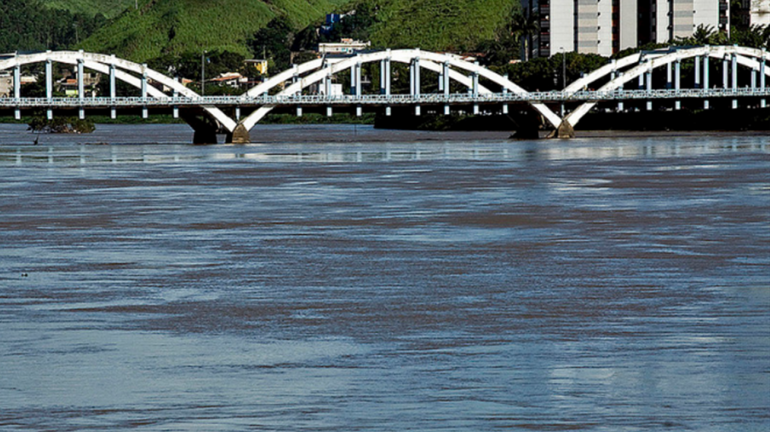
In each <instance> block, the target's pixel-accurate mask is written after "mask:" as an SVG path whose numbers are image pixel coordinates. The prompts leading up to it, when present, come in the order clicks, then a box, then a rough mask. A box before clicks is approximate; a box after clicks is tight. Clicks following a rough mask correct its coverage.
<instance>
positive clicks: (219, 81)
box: [209, 72, 249, 88]
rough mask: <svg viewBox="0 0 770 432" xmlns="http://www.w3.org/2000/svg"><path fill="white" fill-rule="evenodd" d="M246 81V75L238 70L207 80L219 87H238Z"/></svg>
mask: <svg viewBox="0 0 770 432" xmlns="http://www.w3.org/2000/svg"><path fill="white" fill-rule="evenodd" d="M248 81H249V79H248V78H247V77H245V76H243V75H241V74H239V73H238V72H226V73H223V74H221V75H219V76H218V77H216V78H214V79H212V80H211V81H209V82H211V83H214V84H216V85H218V86H219V87H232V88H239V87H241V86H242V85H245V84H246V83H247V82H248Z"/></svg>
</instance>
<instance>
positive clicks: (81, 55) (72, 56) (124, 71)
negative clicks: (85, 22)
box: [0, 51, 237, 132]
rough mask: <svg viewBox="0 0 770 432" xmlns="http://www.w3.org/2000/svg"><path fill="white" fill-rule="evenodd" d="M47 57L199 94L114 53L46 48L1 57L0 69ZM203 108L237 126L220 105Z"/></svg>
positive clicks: (151, 89) (133, 83)
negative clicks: (38, 51)
mask: <svg viewBox="0 0 770 432" xmlns="http://www.w3.org/2000/svg"><path fill="white" fill-rule="evenodd" d="M49 60H50V61H51V62H56V63H63V64H68V65H77V64H78V63H79V62H81V61H82V62H83V66H84V67H85V68H88V69H91V70H94V71H97V72H99V73H101V74H105V75H109V73H110V68H111V67H112V66H114V67H115V78H116V79H118V80H121V81H123V82H125V83H127V84H128V85H130V86H132V87H136V88H142V80H141V79H140V78H137V77H136V76H135V75H132V73H133V74H138V75H140V76H146V77H147V78H148V79H151V80H153V81H156V82H158V83H160V84H163V85H164V86H166V87H168V88H171V89H172V90H174V91H176V92H177V93H178V94H179V95H181V96H184V97H188V98H196V97H200V95H198V93H196V92H194V91H192V90H190V89H189V88H187V87H185V86H184V85H183V84H182V83H180V82H178V81H176V80H174V79H172V78H169V77H168V76H166V75H164V74H162V73H159V72H156V71H154V70H152V69H150V68H148V67H147V66H146V65H141V64H138V63H134V62H131V61H128V60H124V59H121V58H118V57H115V56H113V55H106V54H95V53H88V52H83V51H48V52H40V53H34V54H23V55H17V56H15V57H11V58H8V59H5V60H0V71H2V70H8V69H12V68H15V67H17V66H18V67H21V66H24V65H28V64H35V63H45V62H48V61H49ZM128 72H131V73H128ZM146 89H147V93H148V95H150V96H152V97H157V98H164V97H166V98H168V97H170V96H168V95H167V94H165V93H163V92H162V91H160V90H158V89H156V88H155V87H153V86H146ZM203 109H204V111H205V112H207V113H208V114H209V115H210V116H211V117H212V118H214V119H215V120H216V121H218V122H219V123H220V124H221V125H222V126H223V127H224V128H226V129H227V130H228V131H230V132H232V131H233V130H234V129H235V127H236V126H237V123H236V122H235V121H234V120H233V119H231V118H230V117H229V116H227V115H226V114H225V113H224V112H222V111H221V110H220V109H219V108H216V107H205V106H204V107H203Z"/></svg>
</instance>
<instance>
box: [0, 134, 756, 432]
mask: <svg viewBox="0 0 770 432" xmlns="http://www.w3.org/2000/svg"><path fill="white" fill-rule="evenodd" d="M259 128H260V129H258V130H257V131H255V132H254V133H253V135H252V136H253V137H255V138H257V139H260V142H261V144H251V145H239V146H236V145H216V146H192V145H186V144H184V143H185V142H188V141H189V140H190V139H191V136H192V132H191V131H190V130H189V129H188V128H187V127H186V126H184V125H181V126H180V125H170V126H169V125H162V126H101V125H100V126H99V129H97V132H96V133H95V134H94V135H89V136H85V135H83V136H72V135H69V136H53V135H41V136H40V138H39V144H38V145H32V142H33V141H34V139H35V135H31V134H29V133H27V132H26V131H25V130H24V127H23V126H19V125H0V172H2V176H0V245H1V248H0V263H2V270H1V271H0V429H2V430H4V431H21V430H25V431H26V430H39V431H42V430H52V431H53V430H55V431H81V430H110V431H115V430H138V431H250V430H269V431H310V430H312V431H353V430H355V431H429V430H431V431H437V430H441V431H491V430H499V429H508V430H527V431H533V430H534V431H557V430H586V431H642V430H644V431H647V430H676V431H682V430H697V431H737V430H740V431H767V430H770V143H769V140H768V137H767V136H765V135H741V134H738V135H726V134H684V135H681V136H665V135H656V136H630V137H614V138H610V137H604V138H582V139H575V140H569V141H552V140H543V141H508V140H507V139H506V136H505V134H504V135H503V136H501V135H500V134H476V135H474V134H473V133H469V134H457V133H443V134H432V133H429V132H403V131H402V132H392V131H378V130H373V129H372V128H371V127H368V126H302V127H290V126H259ZM103 143H109V144H103ZM84 144H85V145H84ZM97 144H98V145H97Z"/></svg>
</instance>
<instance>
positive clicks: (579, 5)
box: [522, 0, 730, 57]
mask: <svg viewBox="0 0 770 432" xmlns="http://www.w3.org/2000/svg"><path fill="white" fill-rule="evenodd" d="M522 6H523V10H524V13H525V15H528V16H534V17H535V19H536V20H537V21H538V23H539V25H540V31H539V34H538V35H536V36H535V37H534V38H533V41H532V42H533V43H532V44H530V45H531V47H532V51H533V52H532V56H533V57H549V56H551V55H554V54H557V53H559V52H562V51H564V52H570V51H576V52H580V53H585V54H599V55H603V56H610V55H612V54H614V53H616V52H618V51H621V50H624V49H626V48H633V47H636V46H639V45H643V44H645V43H648V42H659V43H665V42H668V41H670V40H672V39H674V38H676V37H687V36H690V35H691V34H692V33H693V31H694V30H695V29H696V28H697V27H698V26H699V25H707V26H711V27H712V28H713V29H715V30H720V31H728V29H729V15H730V10H729V3H728V0H522Z"/></svg>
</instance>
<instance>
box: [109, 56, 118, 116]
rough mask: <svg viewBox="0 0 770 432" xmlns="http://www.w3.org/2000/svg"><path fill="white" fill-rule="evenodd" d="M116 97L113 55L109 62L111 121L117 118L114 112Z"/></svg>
mask: <svg viewBox="0 0 770 432" xmlns="http://www.w3.org/2000/svg"><path fill="white" fill-rule="evenodd" d="M116 95H117V90H116V89H115V54H113V55H112V61H111V62H110V99H111V100H112V106H111V107H110V118H112V119H114V118H116V117H117V112H116V111H115V96H116Z"/></svg>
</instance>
